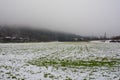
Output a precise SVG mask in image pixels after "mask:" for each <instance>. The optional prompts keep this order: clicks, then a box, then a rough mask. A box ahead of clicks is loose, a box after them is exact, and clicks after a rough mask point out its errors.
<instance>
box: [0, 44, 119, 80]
mask: <svg viewBox="0 0 120 80" xmlns="http://www.w3.org/2000/svg"><path fill="white" fill-rule="evenodd" d="M0 80H120V44H119V43H92V42H49V43H0Z"/></svg>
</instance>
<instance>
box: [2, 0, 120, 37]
mask: <svg viewBox="0 0 120 80" xmlns="http://www.w3.org/2000/svg"><path fill="white" fill-rule="evenodd" d="M0 24H2V25H3V24H8V25H9V24H10V25H28V26H34V27H40V28H48V29H51V30H58V31H64V32H71V33H75V34H80V35H99V36H100V35H104V33H105V32H106V33H107V34H108V35H109V36H110V35H111V36H113V35H120V0H0Z"/></svg>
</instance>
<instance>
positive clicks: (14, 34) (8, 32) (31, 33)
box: [0, 26, 82, 42]
mask: <svg viewBox="0 0 120 80" xmlns="http://www.w3.org/2000/svg"><path fill="white" fill-rule="evenodd" d="M81 38H82V37H81V36H79V35H75V34H70V33H64V32H56V31H51V30H47V29H34V28H28V27H24V26H22V27H14V26H12V27H11V26H0V42H46V41H76V40H77V41H79V40H81Z"/></svg>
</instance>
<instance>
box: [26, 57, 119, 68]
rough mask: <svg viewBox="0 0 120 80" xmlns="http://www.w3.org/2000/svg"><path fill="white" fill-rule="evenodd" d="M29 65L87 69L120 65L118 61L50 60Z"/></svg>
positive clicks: (34, 61) (35, 61)
mask: <svg viewBox="0 0 120 80" xmlns="http://www.w3.org/2000/svg"><path fill="white" fill-rule="evenodd" d="M28 63H30V64H32V65H37V66H62V67H77V66H86V67H93V66H108V67H112V66H115V65H118V64H120V62H118V61H114V60H112V61H95V60H90V61H84V60H66V59H62V60H49V59H43V60H42V59H41V58H40V59H35V60H32V61H29V62H28Z"/></svg>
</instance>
